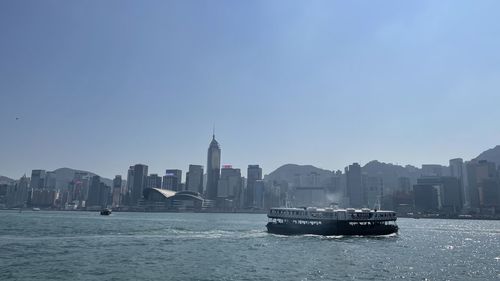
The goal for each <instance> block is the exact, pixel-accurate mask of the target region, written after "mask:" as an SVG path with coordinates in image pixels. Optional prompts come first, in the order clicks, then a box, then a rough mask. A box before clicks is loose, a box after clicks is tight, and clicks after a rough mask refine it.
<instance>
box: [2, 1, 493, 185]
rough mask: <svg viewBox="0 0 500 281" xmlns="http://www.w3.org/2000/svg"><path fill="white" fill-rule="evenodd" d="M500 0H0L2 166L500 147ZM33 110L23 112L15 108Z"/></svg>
mask: <svg viewBox="0 0 500 281" xmlns="http://www.w3.org/2000/svg"><path fill="white" fill-rule="evenodd" d="M499 11H500V1H455V0H453V1H428V2H427V1H267V0H266V1H234V0H230V1H219V0H217V1H201V0H196V1H185V0H183V1H163V0H162V1H123V0H120V1H66V0H64V1H62V0H61V1H40V0H36V1H17V0H15V1H10V0H3V1H0V106H1V109H0V174H1V175H6V176H10V177H15V178H18V177H19V176H21V175H22V174H23V173H25V172H26V173H29V172H30V170H31V169H36V168H43V169H47V170H51V169H55V168H59V167H71V168H76V169H84V170H90V171H94V172H96V173H98V174H100V175H102V176H106V177H112V176H114V175H115V174H122V175H126V172H127V168H128V166H129V165H131V164H135V163H144V164H147V165H149V171H150V172H152V173H154V172H156V173H159V174H164V170H165V169H167V168H179V169H182V170H183V171H185V170H186V169H187V167H188V164H190V163H191V164H202V165H204V166H206V160H207V159H206V157H207V156H206V154H207V148H208V145H209V142H210V140H211V134H212V126H213V124H214V123H215V124H216V137H217V140H218V141H219V143H220V144H221V148H222V163H223V164H232V165H233V166H235V167H238V168H241V169H242V170H244V171H245V172H244V174H246V167H247V165H248V164H260V165H261V166H262V167H263V169H264V173H269V172H271V171H272V170H274V169H275V168H277V167H279V166H280V165H282V164H286V163H297V164H312V165H315V166H318V167H321V168H325V169H343V167H344V166H346V165H347V164H349V163H352V162H359V163H361V164H365V163H366V162H368V161H370V160H373V159H378V160H380V161H384V162H392V163H399V164H413V165H418V166H420V165H421V164H424V163H438V164H445V163H447V162H448V160H449V159H450V158H453V157H463V158H465V159H470V158H471V157H474V156H476V155H477V154H479V153H480V152H481V151H483V150H485V149H487V148H490V147H493V146H495V145H496V144H499V143H500V20H499ZM16 117H19V118H20V119H19V120H16Z"/></svg>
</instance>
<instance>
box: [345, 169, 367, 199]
mask: <svg viewBox="0 0 500 281" xmlns="http://www.w3.org/2000/svg"><path fill="white" fill-rule="evenodd" d="M345 174H346V180H347V197H349V207H351V208H361V207H363V206H364V203H365V202H364V194H363V185H362V180H361V166H359V164H358V163H354V164H352V165H349V166H348V167H346V168H345Z"/></svg>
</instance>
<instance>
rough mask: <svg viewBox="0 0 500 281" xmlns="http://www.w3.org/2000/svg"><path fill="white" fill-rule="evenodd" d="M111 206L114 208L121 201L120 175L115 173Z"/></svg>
mask: <svg viewBox="0 0 500 281" xmlns="http://www.w3.org/2000/svg"><path fill="white" fill-rule="evenodd" d="M112 192H113V202H112V206H113V208H116V207H118V206H120V205H121V201H122V198H121V197H122V176H120V175H117V176H115V178H114V179H113V191H112Z"/></svg>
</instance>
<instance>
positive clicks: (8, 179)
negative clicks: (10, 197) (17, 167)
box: [0, 176, 15, 184]
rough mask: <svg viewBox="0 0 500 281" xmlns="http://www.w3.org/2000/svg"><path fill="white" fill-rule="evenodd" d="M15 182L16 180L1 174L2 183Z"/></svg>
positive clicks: (0, 180) (0, 181)
mask: <svg viewBox="0 0 500 281" xmlns="http://www.w3.org/2000/svg"><path fill="white" fill-rule="evenodd" d="M13 182H15V180H13V179H11V178H8V177H4V176H0V184H12V183H13Z"/></svg>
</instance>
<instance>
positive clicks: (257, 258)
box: [0, 211, 500, 281]
mask: <svg viewBox="0 0 500 281" xmlns="http://www.w3.org/2000/svg"><path fill="white" fill-rule="evenodd" d="M266 222H267V218H266V215H264V214H216V213H126V212H114V213H113V214H112V215H110V216H101V215H99V214H98V213H95V212H76V211H75V212H56V211H38V212H34V211H23V212H21V213H20V212H19V211H17V212H16V211H0V280H2V281H8V280H16V281H19V280H98V281H103V280H207V281H208V280H214V281H215V280H259V281H261V280H500V221H481V220H441V219H406V218H401V219H398V225H399V227H400V231H399V233H398V234H397V235H389V236H380V237H343V236H332V237H323V236H315V235H305V236H281V235H274V234H269V233H267V232H266V229H265V224H266Z"/></svg>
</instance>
